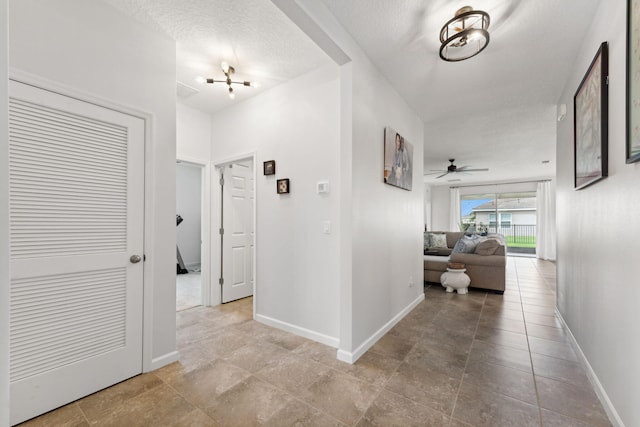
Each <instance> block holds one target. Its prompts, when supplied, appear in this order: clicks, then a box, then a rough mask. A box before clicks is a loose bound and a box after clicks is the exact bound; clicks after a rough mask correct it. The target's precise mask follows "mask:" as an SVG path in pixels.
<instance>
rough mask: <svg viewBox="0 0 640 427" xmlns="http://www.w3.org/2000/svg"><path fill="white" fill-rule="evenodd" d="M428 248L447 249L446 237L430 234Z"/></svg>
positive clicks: (444, 235)
mask: <svg viewBox="0 0 640 427" xmlns="http://www.w3.org/2000/svg"><path fill="white" fill-rule="evenodd" d="M429 247H431V248H446V247H447V235H446V234H436V233H431V235H430V236H429Z"/></svg>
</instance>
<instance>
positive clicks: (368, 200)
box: [341, 52, 424, 353]
mask: <svg viewBox="0 0 640 427" xmlns="http://www.w3.org/2000/svg"><path fill="white" fill-rule="evenodd" d="M352 57H354V58H355V59H354V66H353V82H354V83H353V140H352V150H353V151H352V154H353V161H352V163H351V164H352V168H353V170H352V180H353V181H352V200H353V202H352V203H353V205H352V221H353V222H352V238H353V243H352V245H353V266H352V269H353V272H352V277H353V279H352V298H353V302H352V316H353V318H352V319H353V320H352V322H353V323H352V329H353V332H352V333H353V336H352V343H351V346H350V347H343V346H342V345H341V349H342V350H345V351H348V352H350V353H354V352H355V353H359V352H360V351H359V348H360V347H361V346H362V345H363V344H364V345H365V346H366V345H367V344H366V343H367V341H368V340H369V339H370V338H371V337H372V336H373V335H374V334H376V333H377V332H378V331H379V330H380V329H381V328H383V327H384V326H385V325H386V324H387V323H388V322H389V321H391V320H392V319H393V318H394V317H395V316H396V315H398V314H399V313H400V312H401V311H403V310H404V309H405V308H406V307H407V306H409V305H410V304H411V303H412V302H413V301H415V300H416V298H417V297H418V296H419V295H421V294H422V293H423V288H422V281H423V280H422V278H423V276H424V267H423V262H422V249H421V248H422V246H423V242H422V240H423V230H424V212H423V209H424V202H423V200H424V190H423V181H422V163H423V162H422V159H423V144H422V141H423V140H424V137H423V132H424V125H423V122H422V120H420V118H419V117H418V116H417V114H416V113H415V112H414V111H413V110H411V108H409V106H408V105H407V104H406V102H405V101H404V100H403V99H402V98H401V97H400V95H398V93H397V92H396V91H395V90H394V89H393V88H392V87H391V85H390V84H389V83H388V82H387V81H386V80H385V79H384V78H383V77H382V75H381V74H380V72H379V71H378V70H377V69H376V68H375V67H374V66H373V65H372V64H371V63H370V61H369V60H368V58H362V57H356V55H355V52H354V54H352ZM386 126H391V127H392V128H394V129H395V130H396V131H397V132H399V133H400V134H401V135H402V136H404V138H405V139H406V140H407V141H409V142H411V143H412V144H413V146H414V152H413V184H414V185H413V190H412V191H406V190H402V189H399V188H397V187H393V186H390V185H387V184H384V183H383V178H382V175H383V164H384V153H383V146H384V145H383V135H384V128H385V127H386ZM410 286H411V287H410Z"/></svg>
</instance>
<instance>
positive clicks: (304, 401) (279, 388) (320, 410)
mask: <svg viewBox="0 0 640 427" xmlns="http://www.w3.org/2000/svg"><path fill="white" fill-rule="evenodd" d="M290 351H291V350H290ZM317 363H320V362H317ZM320 364H322V363H320ZM323 366H325V367H327V368H329V369H330V370H332V371H335V372H337V373H339V374H344V372H341V371H338V370H337V369H334V368H332V367H331V366H328V365H323ZM256 373H257V372H256ZM250 377H254V378H255V379H257V380H258V381H262V382H265V383H267V384H269V385H270V386H272V387H275V388H276V389H278V390H279V391H281V392H283V393H285V394H286V395H288V396H289V397H291V398H293V400H296V401H298V402H300V403H302V404H303V405H306V406H308V407H310V408H313V409H315V410H316V411H318V412H319V413H320V414H323V415H327V416H328V417H329V418H331V419H333V420H335V421H337V422H339V423H340V424H344V425H348V424H346V423H345V422H343V421H342V420H340V419H338V418H336V417H335V416H333V415H332V414H331V413H329V412H327V411H325V410H324V409H322V408H319V407H317V406H315V405H313V404H311V403H310V402H307V401H306V400H303V399H302V398H300V397H299V396H297V395H295V394H293V393H292V392H291V391H290V390H287V389H285V388H282V387H280V386H279V385H277V384H274V383H272V382H271V381H269V380H268V379H266V378H262V377H258V376H256V375H255V374H254V373H250ZM355 379H357V378H355ZM318 381H320V379H318V380H317V381H314V382H312V383H311V384H309V385H308V386H307V387H305V388H304V389H303V390H304V391H307V390H309V389H310V388H311V386H313V385H314V384H316V383H317V382H318ZM359 381H360V382H364V381H362V380H359ZM367 384H368V383H367ZM234 387H235V386H234ZM376 397H377V396H376ZM374 400H375V399H374ZM371 402H372V403H373V400H372V401H371ZM285 406H286V405H285ZM369 406H371V404H370V405H369ZM367 409H369V407H367ZM365 412H366V410H365V411H364V412H363V415H364V413H365ZM274 415H275V414H273V415H272V417H273V416H274ZM269 420H271V418H269V419H267V420H266V421H269ZM358 420H359V419H358ZM214 421H215V420H214ZM266 421H265V422H266ZM355 425H356V424H352V425H351V426H355Z"/></svg>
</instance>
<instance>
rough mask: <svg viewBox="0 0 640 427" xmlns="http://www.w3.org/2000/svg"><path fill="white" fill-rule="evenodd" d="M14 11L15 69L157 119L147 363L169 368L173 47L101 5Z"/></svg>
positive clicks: (35, 2)
mask: <svg viewBox="0 0 640 427" xmlns="http://www.w3.org/2000/svg"><path fill="white" fill-rule="evenodd" d="M10 6H11V7H10V9H9V12H10V26H9V30H10V40H9V41H10V65H11V67H14V68H16V69H18V70H20V71H23V72H27V73H31V74H34V75H36V76H40V77H43V78H46V79H48V80H51V81H52V82H55V83H56V84H60V85H64V86H66V87H69V88H71V89H72V90H75V91H81V92H85V93H90V94H94V95H95V96H97V97H99V98H102V99H106V100H108V101H111V102H113V103H115V104H119V105H124V106H125V107H129V108H132V109H136V110H141V111H144V112H148V113H150V114H152V115H153V120H152V123H151V127H150V133H151V134H150V135H149V136H150V138H149V139H148V141H150V146H149V147H147V149H148V151H147V154H149V153H151V156H148V157H147V159H146V162H147V167H148V172H149V173H150V174H151V175H150V176H151V177H152V179H151V180H150V181H148V189H147V196H148V197H149V200H148V202H149V205H148V208H149V209H148V210H149V212H150V215H149V216H148V217H147V224H146V227H147V230H146V233H145V234H146V236H147V239H148V240H147V241H146V244H148V245H149V246H147V247H146V249H145V252H146V255H147V264H146V265H145V280H146V281H147V282H146V283H148V284H150V285H151V286H150V287H149V288H146V289H145V292H146V295H148V294H149V293H152V301H151V304H150V305H149V306H147V307H146V308H145V322H146V323H145V327H147V326H148V325H149V324H151V330H150V331H151V333H149V334H146V335H145V342H146V343H147V344H146V346H150V347H151V355H148V354H147V355H146V356H145V366H146V368H150V366H151V365H150V362H149V356H150V358H152V359H153V360H155V365H154V366H155V367H157V366H158V365H161V364H162V363H166V362H167V361H169V362H170V361H171V360H167V359H163V357H165V356H167V355H172V354H173V355H175V353H174V351H175V333H174V332H175V280H174V274H175V267H174V265H175V249H174V247H175V236H176V235H175V233H176V226H175V217H174V215H175V154H176V147H175V138H176V136H175V135H176V128H175V123H176V100H175V98H176V96H175V92H176V75H175V43H174V42H173V41H172V40H170V39H169V38H168V37H166V36H164V35H161V34H158V33H156V32H154V31H153V30H151V29H149V28H147V27H145V26H142V25H140V24H139V23H138V22H136V21H134V20H133V19H132V18H129V17H127V16H125V15H123V14H122V13H120V12H118V11H116V10H115V9H113V8H112V7H110V6H108V5H106V4H104V3H102V2H100V1H91V2H86V1H82V0H55V1H51V0H12V1H11V5H10ZM148 176H149V175H148ZM147 331H149V329H147ZM167 357H169V356H167Z"/></svg>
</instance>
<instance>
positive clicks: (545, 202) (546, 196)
mask: <svg viewBox="0 0 640 427" xmlns="http://www.w3.org/2000/svg"><path fill="white" fill-rule="evenodd" d="M536 209H537V211H536V256H537V257H538V258H540V259H548V260H555V259H556V217H555V200H554V199H553V195H552V194H551V182H550V181H545V182H539V183H538V190H537V192H536Z"/></svg>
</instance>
